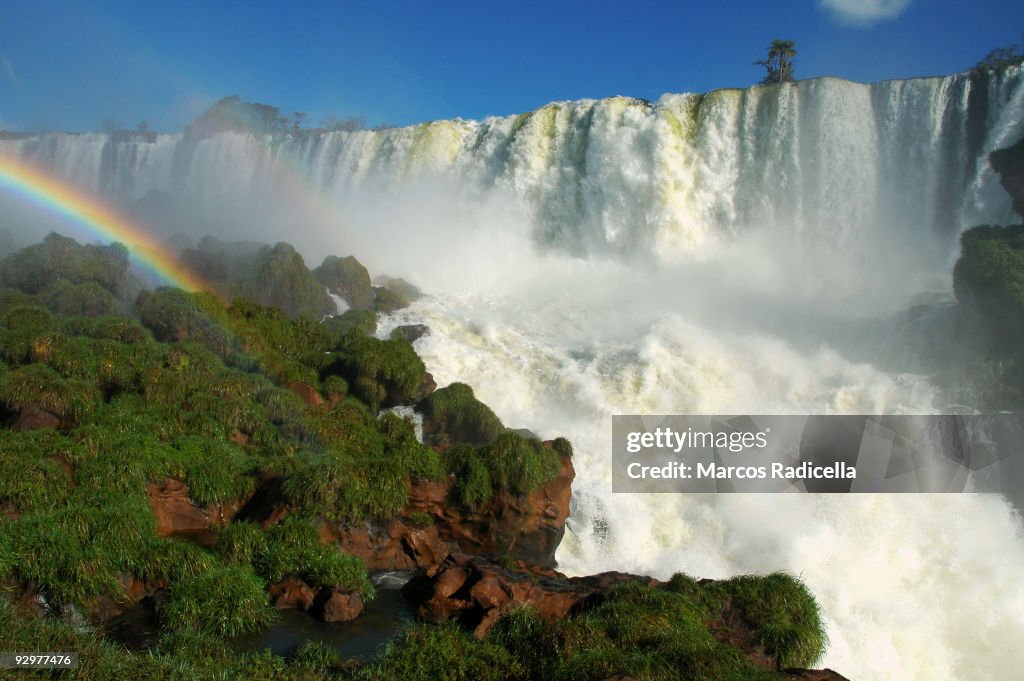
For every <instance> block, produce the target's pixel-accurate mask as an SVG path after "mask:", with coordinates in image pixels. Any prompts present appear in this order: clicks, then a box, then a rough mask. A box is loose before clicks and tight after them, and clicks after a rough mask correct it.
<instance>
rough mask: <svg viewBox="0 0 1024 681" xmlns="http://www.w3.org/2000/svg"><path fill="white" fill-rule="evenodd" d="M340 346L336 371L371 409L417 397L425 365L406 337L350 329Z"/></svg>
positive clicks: (390, 405)
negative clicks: (386, 337) (382, 337)
mask: <svg viewBox="0 0 1024 681" xmlns="http://www.w3.org/2000/svg"><path fill="white" fill-rule="evenodd" d="M341 350H342V351H341V353H340V357H339V359H338V363H337V368H336V369H337V373H340V374H341V375H342V376H343V377H344V378H345V380H346V381H347V382H348V385H349V386H350V388H351V391H352V394H353V395H354V396H355V397H357V398H359V399H360V400H362V401H363V402H365V403H366V404H368V405H370V407H371V408H372V409H374V410H377V409H379V408H381V407H393V406H395V405H399V404H410V403H412V402H415V401H416V399H417V397H418V396H419V392H420V387H421V386H422V384H423V377H424V375H425V374H426V372H427V369H426V367H425V366H423V360H421V359H420V358H419V355H417V354H416V351H415V350H413V348H412V344H410V343H409V342H408V341H405V340H401V339H392V340H378V339H377V338H373V337H371V336H364V335H362V334H360V333H349V335H347V336H346V337H345V338H344V339H343V342H342V347H341ZM332 371H334V369H332Z"/></svg>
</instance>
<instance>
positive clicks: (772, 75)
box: [754, 38, 796, 84]
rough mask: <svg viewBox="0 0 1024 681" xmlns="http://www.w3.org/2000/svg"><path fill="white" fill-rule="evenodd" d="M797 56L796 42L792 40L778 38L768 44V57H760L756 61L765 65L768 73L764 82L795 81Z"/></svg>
mask: <svg viewBox="0 0 1024 681" xmlns="http://www.w3.org/2000/svg"><path fill="white" fill-rule="evenodd" d="M795 56H796V43H794V42H793V41H792V40H780V39H778V38H776V39H775V40H773V41H772V44H771V45H769V46H768V59H759V60H757V61H755V62H754V64H755V65H757V66H763V67H764V68H765V69H766V70H767V71H768V73H767V74H766V75H765V77H764V80H762V81H761V82H762V83H764V84H770V83H789V82H792V81H793V57H795Z"/></svg>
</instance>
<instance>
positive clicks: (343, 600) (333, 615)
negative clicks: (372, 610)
mask: <svg viewBox="0 0 1024 681" xmlns="http://www.w3.org/2000/svg"><path fill="white" fill-rule="evenodd" d="M317 599H318V601H320V602H319V603H318V605H317V612H318V614H319V615H320V617H321V618H323V620H324V622H351V621H352V620H354V619H355V618H357V617H359V615H361V614H362V612H363V599H362V598H360V597H359V594H357V593H344V592H341V591H338V590H337V589H333V588H332V589H321V590H320V595H319V596H318V597H317Z"/></svg>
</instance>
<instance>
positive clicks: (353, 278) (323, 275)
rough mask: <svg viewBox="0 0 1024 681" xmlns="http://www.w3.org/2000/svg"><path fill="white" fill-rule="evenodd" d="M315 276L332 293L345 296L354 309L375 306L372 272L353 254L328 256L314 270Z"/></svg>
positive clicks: (366, 308) (365, 308)
mask: <svg viewBox="0 0 1024 681" xmlns="http://www.w3.org/2000/svg"><path fill="white" fill-rule="evenodd" d="M313 276H314V277H316V279H317V281H319V282H320V283H321V284H323V285H324V286H326V287H327V288H328V289H330V291H331V293H333V294H335V295H338V296H341V297H342V298H344V299H345V302H346V303H348V304H349V307H350V308H351V309H352V310H368V309H370V308H371V307H373V287H372V286H371V284H370V273H369V272H367V270H366V268H365V267H363V265H362V263H360V262H359V261H358V260H356V259H355V258H354V257H352V256H351V255H350V256H347V257H345V258H339V257H338V256H335V255H329V256H327V257H326V258H324V261H323V263H321V265H320V267H317V268H316V269H315V270H313Z"/></svg>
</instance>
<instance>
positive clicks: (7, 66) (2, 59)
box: [0, 54, 21, 85]
mask: <svg viewBox="0 0 1024 681" xmlns="http://www.w3.org/2000/svg"><path fill="white" fill-rule="evenodd" d="M0 65H3V67H4V73H6V74H7V77H8V78H10V79H11V82H12V83H14V84H15V85H21V81H20V80H18V74H16V73H15V72H14V64H12V63H11V60H10V59H8V58H7V57H6V56H4V55H2V54H0Z"/></svg>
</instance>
